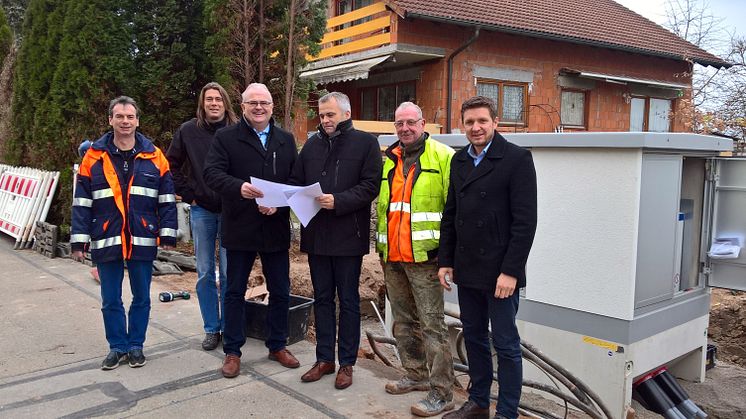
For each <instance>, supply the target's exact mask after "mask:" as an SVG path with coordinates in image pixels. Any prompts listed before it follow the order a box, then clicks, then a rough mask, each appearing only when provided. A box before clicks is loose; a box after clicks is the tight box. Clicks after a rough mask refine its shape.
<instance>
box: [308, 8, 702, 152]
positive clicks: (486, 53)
mask: <svg viewBox="0 0 746 419" xmlns="http://www.w3.org/2000/svg"><path fill="white" fill-rule="evenodd" d="M396 28H397V39H398V42H399V43H403V44H414V45H427V46H438V47H441V48H445V49H446V58H443V59H441V60H436V61H434V62H432V63H431V64H426V65H420V67H421V69H422V70H423V71H422V73H421V77H420V80H418V81H417V101H418V104H419V105H420V107H422V109H423V113H424V116H425V118H426V119H427V121H428V122H435V123H439V124H441V125H443V126H444V127H445V125H446V98H447V93H446V89H447V83H446V75H447V69H448V62H447V57H448V55H449V54H450V53H451V52H453V51H454V50H455V49H456V48H458V47H459V46H461V45H462V44H464V43H465V42H466V41H467V40H468V39H469V38H470V37H471V36H472V35H473V33H474V30H473V29H472V28H468V27H461V26H455V25H448V24H445V23H436V22H428V21H422V20H409V21H406V20H399V21H398V22H397V25H396ZM477 65H479V66H485V67H491V68H502V69H511V70H523V71H530V72H532V73H533V83H532V84H531V86H530V92H529V98H528V102H529V104H530V105H532V106H530V107H529V118H528V127H527V130H528V131H531V132H549V131H552V130H553V129H554V127H555V126H557V125H558V124H559V123H560V121H559V118H560V115H559V110H560V98H561V91H562V89H561V87H560V86H559V85H558V75H559V71H560V69H562V68H572V69H577V70H583V71H588V72H597V73H603V74H611V75H619V76H627V77H632V78H639V79H649V80H659V81H667V82H671V83H677V84H689V85H690V84H691V77H690V76H689V75H687V74H685V73H686V72H687V70H688V69H689V64H687V63H686V62H684V61H677V60H672V59H665V58H658V57H651V56H645V55H641V54H633V53H627V52H622V51H614V50H610V49H604V48H597V47H591V46H585V45H578V44H571V43H567V42H559V41H552V40H545V39H538V38H531V37H526V36H519V35H510V34H504V33H499V32H488V31H484V30H483V31H481V34H480V36H479V38H478V39H477V41H476V42H474V43H473V44H472V45H471V46H469V47H468V48H467V49H465V50H464V51H462V52H461V53H460V54H459V55H458V56H456V59H455V60H454V67H453V95H452V112H451V118H452V119H451V121H452V128H453V129H462V126H461V118H460V106H461V103H462V102H463V101H464V100H465V99H467V98H469V97H471V96H473V95H475V94H476V86H475V84H474V76H473V68H474V66H477ZM324 87H325V88H326V89H327V90H330V91H331V90H340V91H344V92H345V93H347V94H348V95H350V98H351V101H352V106H353V118H357V117H358V113H357V110H359V108H360V103H359V101H360V94H359V89H357V88H355V82H347V83H341V84H337V85H329V86H324ZM690 95H691V91H690V90H689V89H687V90H686V91H685V93H684V96H683V97H682V98H680V99H675V100H674V101H673V103H674V115H673V118H672V121H673V122H672V130H673V131H687V130H689V126H688V124H687V122H686V120H687V116H688V115H689V111H688V108H686V107H687V106H688V104H687V103H688V102H687V100H686V99H688V98H689V97H690ZM628 97H629V87H628V86H626V85H620V84H612V83H606V82H601V81H597V82H596V85H595V88H594V89H592V90H590V91H588V93H587V100H586V107H587V109H586V115H587V117H586V118H587V129H588V130H589V131H627V130H629V117H630V104H629V103H628V102H627V100H628ZM542 109H545V110H546V111H543V110H542ZM317 123H318V120H310V121H306V128H300V129H302V130H303V131H302V132H304V133H305V130H306V129H308V127H311V130H313V127H314V126H315V125H316V124H317ZM296 125H297V127H296V128H299V127H298V125H303V124H302V123H299V124H296ZM501 129H502V128H501ZM504 130H506V131H512V130H514V128H504ZM520 130H523V129H520ZM304 135H305V134H304ZM302 138H304V137H302Z"/></svg>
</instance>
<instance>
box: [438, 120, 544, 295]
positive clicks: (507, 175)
mask: <svg viewBox="0 0 746 419" xmlns="http://www.w3.org/2000/svg"><path fill="white" fill-rule="evenodd" d="M467 149H468V148H466V147H465V148H463V149H461V150H459V151H458V152H457V153H456V154H455V155H454V156H453V160H452V161H451V182H450V186H449V188H448V199H447V200H446V206H445V209H444V210H443V220H442V222H441V226H440V251H439V253H438V264H439V265H440V266H441V267H443V266H445V267H452V268H453V269H454V273H453V276H454V278H453V280H454V282H455V283H456V284H458V285H459V286H466V287H470V288H477V289H484V290H490V291H494V290H495V285H496V281H497V277H498V276H499V275H500V273H505V274H507V275H510V276H514V277H516V278H517V279H518V285H517V286H518V287H524V286H525V285H526V260H527V259H528V254H529V251H530V250H531V244H532V243H533V240H534V233H535V232H536V170H535V169H534V162H533V159H532V158H531V152H529V151H528V150H526V149H523V148H521V147H518V146H517V145H515V144H512V143H509V142H508V141H506V140H505V138H503V137H502V136H501V135H500V134H499V133H497V132H495V136H494V137H493V139H492V144H491V145H490V148H489V149H488V150H487V155H486V156H485V157H484V159H483V160H482V161H481V162H480V163H479V165H478V166H477V167H474V160H473V159H472V158H471V157H470V156H469V155H468V153H467Z"/></svg>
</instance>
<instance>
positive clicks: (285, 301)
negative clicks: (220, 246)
mask: <svg viewBox="0 0 746 419" xmlns="http://www.w3.org/2000/svg"><path fill="white" fill-rule="evenodd" d="M258 253H259V257H260V258H261V259H262V272H263V273H264V278H265V279H266V283H267V291H269V307H268V310H267V339H266V340H265V342H264V344H265V345H266V346H267V348H268V349H269V351H270V352H276V351H279V350H280V349H283V348H285V345H286V344H287V337H288V308H289V305H290V259H289V255H288V251H287V250H282V251H279V252H271V253H266V252H258ZM256 255H257V252H255V251H243V250H230V249H228V250H227V257H228V269H227V276H228V289H227V290H226V292H225V332H224V334H223V352H225V354H226V355H229V354H232V355H238V356H241V346H243V344H244V343H246V334H245V328H246V312H245V309H246V300H245V298H246V287H247V282H248V280H249V274H250V273H251V268H253V266H254V260H255V259H256Z"/></svg>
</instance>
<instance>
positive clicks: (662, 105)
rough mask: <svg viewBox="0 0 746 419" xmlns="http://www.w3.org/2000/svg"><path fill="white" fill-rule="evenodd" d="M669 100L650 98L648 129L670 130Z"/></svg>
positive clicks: (654, 130) (656, 130)
mask: <svg viewBox="0 0 746 419" xmlns="http://www.w3.org/2000/svg"><path fill="white" fill-rule="evenodd" d="M670 117H671V101H670V100H668V99H655V98H650V105H649V109H648V131H653V132H669V131H670V130H671V120H670Z"/></svg>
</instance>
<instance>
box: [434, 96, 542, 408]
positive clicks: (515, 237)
mask: <svg viewBox="0 0 746 419" xmlns="http://www.w3.org/2000/svg"><path fill="white" fill-rule="evenodd" d="M461 119H462V121H463V124H464V130H465V132H466V138H467V139H468V140H469V143H470V144H469V146H468V147H466V148H464V149H462V150H460V151H459V152H458V153H456V154H455V155H454V157H453V160H452V162H451V177H450V186H449V189H448V199H447V201H446V205H445V209H444V210H443V220H442V222H441V230H440V251H439V253H438V264H439V266H440V269H439V271H438V277H439V279H440V283H441V285H442V286H443V287H444V288H446V289H447V290H450V289H451V285H450V280H453V282H455V283H456V284H457V285H458V300H459V306H460V308H461V322H462V323H463V327H464V338H465V343H466V353H467V356H468V358H469V377H470V379H471V388H470V389H469V400H467V401H466V403H464V405H463V406H462V407H461V409H459V410H457V411H455V412H451V413H449V414H446V415H445V416H443V417H444V418H451V419H453V418H466V417H469V418H477V417H484V418H487V417H489V403H490V399H489V396H490V388H491V385H492V374H493V366H492V357H491V351H490V345H489V337H488V326H489V324H490V323H491V325H492V343H493V345H494V347H495V351H496V352H497V363H498V371H497V382H498V386H499V393H498V400H497V410H496V416H495V417H496V418H506V419H515V418H517V417H518V402H519V400H520V398H521V385H522V381H523V366H522V362H521V347H520V336H518V329H517V327H516V324H515V316H516V313H517V311H518V300H519V298H518V289H519V288H521V287H524V286H525V285H526V272H525V267H526V260H527V259H528V254H529V251H530V250H531V244H532V243H533V240H534V233H535V232H536V171H535V169H534V163H533V159H532V158H531V153H530V152H529V151H528V150H525V149H523V148H521V147H518V146H516V145H514V144H512V143H509V142H507V141H506V140H505V138H503V137H502V136H501V135H500V134H499V133H498V132H497V131H496V127H497V122H498V119H497V116H496V111H495V104H494V102H492V100H490V99H488V98H485V97H481V96H476V97H473V98H471V99H468V100H467V101H466V102H464V104H463V105H462V106H461ZM488 322H489V323H488Z"/></svg>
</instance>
